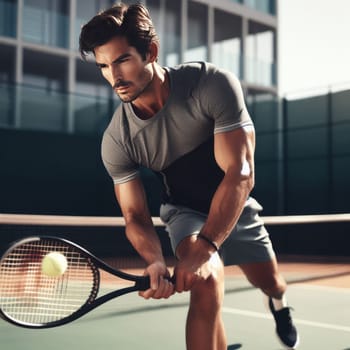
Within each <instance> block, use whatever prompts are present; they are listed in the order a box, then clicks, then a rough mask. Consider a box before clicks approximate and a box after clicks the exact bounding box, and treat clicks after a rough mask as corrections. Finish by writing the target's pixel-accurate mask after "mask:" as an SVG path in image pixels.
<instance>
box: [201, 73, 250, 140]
mask: <svg viewBox="0 0 350 350" xmlns="http://www.w3.org/2000/svg"><path fill="white" fill-rule="evenodd" d="M207 69H208V72H207V74H206V75H205V76H204V77H203V79H202V82H201V84H200V100H201V101H202V102H201V105H202V108H204V111H205V113H206V114H207V115H208V116H209V117H210V118H213V119H214V133H220V132H226V131H231V130H234V129H237V128H241V127H253V122H252V120H251V118H250V115H249V113H248V110H247V107H246V104H245V101H244V96H243V91H242V88H241V84H240V82H239V80H238V78H237V77H236V76H235V75H234V74H232V73H230V72H227V71H223V70H220V69H217V68H214V67H213V66H209V68H207Z"/></svg>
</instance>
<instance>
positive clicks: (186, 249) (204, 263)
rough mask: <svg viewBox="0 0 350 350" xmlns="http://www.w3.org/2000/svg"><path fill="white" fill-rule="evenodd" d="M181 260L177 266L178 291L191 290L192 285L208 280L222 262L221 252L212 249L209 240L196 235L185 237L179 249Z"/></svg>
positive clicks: (175, 273) (175, 272)
mask: <svg viewBox="0 0 350 350" xmlns="http://www.w3.org/2000/svg"><path fill="white" fill-rule="evenodd" d="M177 254H178V256H179V261H178V263H177V265H176V267H175V271H174V275H175V279H176V288H175V289H176V291H177V292H178V293H181V292H184V291H188V290H191V288H192V286H193V285H194V284H195V283H197V282H199V281H204V280H207V279H208V278H209V277H210V276H212V275H213V274H214V273H217V271H218V266H219V265H220V264H221V260H220V257H219V254H218V253H216V252H215V251H213V250H212V247H210V245H208V243H207V242H205V241H203V240H201V239H198V238H197V237H196V236H192V237H188V238H187V239H184V240H183V241H182V242H181V243H180V245H179V247H178V249H177Z"/></svg>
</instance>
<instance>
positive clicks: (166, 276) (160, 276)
mask: <svg viewBox="0 0 350 350" xmlns="http://www.w3.org/2000/svg"><path fill="white" fill-rule="evenodd" d="M144 274H145V275H149V277H150V282H151V288H150V289H147V290H145V291H142V292H139V295H140V296H142V297H143V298H145V299H150V298H153V299H162V298H165V299H167V298H169V297H170V296H171V295H172V294H174V291H175V287H174V284H173V283H172V282H171V280H170V273H169V271H168V269H167V267H166V266H165V265H164V264H163V263H162V262H155V263H153V264H151V265H149V266H148V267H147V268H146V270H145V272H144Z"/></svg>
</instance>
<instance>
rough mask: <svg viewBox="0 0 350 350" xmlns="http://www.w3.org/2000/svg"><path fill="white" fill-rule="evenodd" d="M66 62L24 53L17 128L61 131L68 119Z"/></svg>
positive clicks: (47, 56)
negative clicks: (18, 126)
mask: <svg viewBox="0 0 350 350" xmlns="http://www.w3.org/2000/svg"><path fill="white" fill-rule="evenodd" d="M67 68H68V64H67V60H66V59H65V58H64V57H59V56H53V55H49V54H45V53H43V52H34V51H30V50H24V52H23V83H24V86H23V88H22V94H21V96H22V99H21V116H20V126H21V127H23V128H27V129H28V128H29V129H36V130H60V131H61V130H64V128H65V125H66V118H67V105H68V103H67V95H66V94H65V93H62V91H65V90H66V85H67V84H66V80H67Z"/></svg>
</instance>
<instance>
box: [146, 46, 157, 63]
mask: <svg viewBox="0 0 350 350" xmlns="http://www.w3.org/2000/svg"><path fill="white" fill-rule="evenodd" d="M147 59H148V61H149V62H156V61H157V59H158V45H157V44H156V43H151V44H150V45H149V52H148V53H147Z"/></svg>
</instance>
